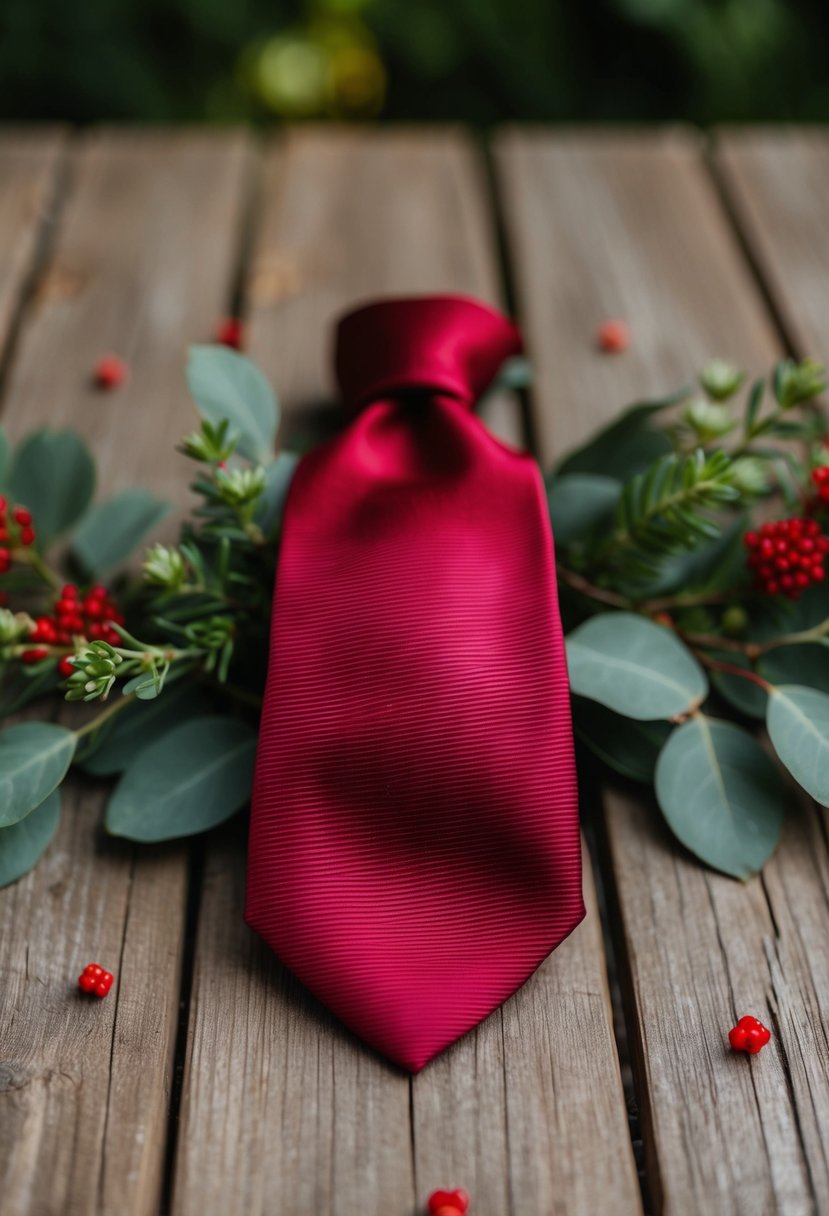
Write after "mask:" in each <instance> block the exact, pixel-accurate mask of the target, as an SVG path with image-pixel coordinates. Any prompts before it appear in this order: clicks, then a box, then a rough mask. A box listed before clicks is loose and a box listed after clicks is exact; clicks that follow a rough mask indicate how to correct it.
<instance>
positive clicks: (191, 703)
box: [79, 683, 205, 777]
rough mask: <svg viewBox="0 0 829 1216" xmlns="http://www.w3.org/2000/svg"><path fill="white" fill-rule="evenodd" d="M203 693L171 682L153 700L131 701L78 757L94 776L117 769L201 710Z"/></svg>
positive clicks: (82, 765)
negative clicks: (90, 746) (94, 745)
mask: <svg viewBox="0 0 829 1216" xmlns="http://www.w3.org/2000/svg"><path fill="white" fill-rule="evenodd" d="M204 700H205V699H204V693H203V691H198V690H197V689H195V688H193V687H192V686H191V685H190V684H186V683H185V684H173V685H172V686H171V687H169V688H166V689H165V690H164V694H163V696H161V697H157V698H156V699H155V700H154V701H133V702H132V703H131V704H130V705H128V706H126V707H125V708H124V709H122V710H121V712H120V713H119V714H118V715H117V716H116V717H114V718H111V719H110V724H109V728H108V729H107V727H106V726H105V727H104V729H103V730H102V733H101V737H100V741H99V742H98V745H97V746H96V747H95V749H94V751H91V752H89V753H87V754H85V755H84V757H83V759H82V760H80V761H79V763H80V767H81V768H82V769H83V770H84V772H87V773H92V774H93V775H94V776H96V777H108V776H111V775H112V774H113V773H120V772H123V770H124V769H125V768H126V767H127V765H128V764H131V763H132V761H133V760H134V759H135V757H136V756H138V755H139V754H140V753H141V752H142V751H143V750H144V748H145V747H148V746H149V745H150V744H151V743H155V742H156V741H157V740H159V739H163V738H164V737H165V736H166V735H168V734H169V733H170V731H171V730H173V728H174V727H176V726H178V725H180V723H181V722H184V721H187V720H188V719H189V718H194V717H196V715H197V714H199V713H201V714H203V713H204Z"/></svg>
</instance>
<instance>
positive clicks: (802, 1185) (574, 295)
mask: <svg viewBox="0 0 829 1216" xmlns="http://www.w3.org/2000/svg"><path fill="white" fill-rule="evenodd" d="M499 164H500V166H501V170H502V174H503V184H504V185H503V188H504V194H505V200H506V207H507V215H508V222H509V226H510V233H511V235H512V240H513V248H514V250H515V256H516V273H517V278H518V283H519V296H520V304H521V307H522V308H523V309H524V310H525V314H526V315H525V321H526V326H527V328H528V330H529V333H530V336H531V338H532V345H533V349H534V353H535V356H536V361H537V363H538V364H539V377H538V391H537V393H536V395H535V400H534V406H535V410H534V420H535V426H536V428H537V431H538V434H539V439H540V443H541V447H542V450H543V451H545V452H546V453H547V454H548V457H549V456H552V455H560V454H561V453H562V451H563V450H564V448H566V447H567V446H569V445H570V444H572V443H576V442H578V441H579V440H580V439H582V438H584V437H585V436H586V435H587V433H588V432H589V431H590V430H591V429H592V427H593V426H594V425H595V424H596V423H597V422H601V421H606V420H608V419H609V418H611V417H612V416H613V414H614V413H615V412H616V410H617V408H618V406H619V404H620V403H621V401H623V400H631V399H633V398H634V397H635V396H637V395H638V394H640V393H642V392H643V391H649V392H654V391H656V392H659V393H663V392H665V391H666V390H670V389H672V388H673V387H675V386H676V384H677V381H678V380H681V379H683V378H686V377H687V375H688V373H689V372H691V371H693V370H694V368H695V366H698V365H699V362H700V361H701V360H702V359H703V358H705V357H706V356H707V355H709V354H713V353H715V352H718V353H721V354H724V355H726V356H730V357H733V358H736V359H737V360H739V361H740V362H742V363H743V364H745V365H747V366H749V367H750V368H751V370H752V371H761V370H763V369H764V368H765V367H766V366H767V365H768V364H769V363H770V362H771V361H772V359H773V358H775V357H776V356H777V355H778V353H779V349H780V348H779V343H778V341H777V339H776V337H775V335H774V332H773V329H772V326H771V324H770V322H769V320H768V317H767V315H766V313H765V310H764V306H763V303H762V300H761V298H760V297H759V296H758V294H757V292H756V291H755V289H754V286H753V284H752V280H751V275H750V272H749V270H748V268H747V266H746V264H745V262H744V260H743V259H742V257H741V254H740V251H739V248H738V245H737V243H736V242H735V241H734V240H733V238H732V235H731V234H730V231H729V227H728V222H727V220H726V218H725V216H724V214H723V212H722V210H721V209H720V207H719V206H718V202H717V198H716V196H715V194H714V192H713V191H712V189H711V184H710V180H709V179H708V177H707V173H706V169H705V166H704V164H703V162H702V160H701V157H700V152H699V146H698V144H697V141H696V140H694V139H691V138H684V137H681V136H680V135H677V134H670V135H667V136H659V135H653V134H639V135H620V136H602V137H596V138H590V137H589V138H587V139H586V140H575V139H574V138H568V137H562V138H559V137H554V136H549V135H546V136H537V137H526V136H524V135H521V134H517V133H515V134H510V135H508V136H507V137H505V138H504V140H503V141H502V143H501V146H500V154H499ZM579 200H582V202H581V204H580V202H579ZM541 216H546V217H547V224H546V227H545V228H544V229H543V231H542V230H541V228H540V224H539V221H540V217H541ZM531 233H532V234H533V235H534V238H535V239H534V240H533V241H532V242H531V240H530V234H531ZM539 233H540V235H539ZM562 267H564V268H565V269H564V272H563V275H564V281H565V286H562ZM608 284H609V285H611V291H612V295H611V298H610V300H609V302H608V296H607V291H608V287H607V285H608ZM617 302H619V307H614V306H615V305H616V304H617ZM571 309H572V310H573V314H572V315H571V313H570V310H571ZM611 309H612V310H613V311H620V312H623V313H624V315H625V316H626V317H627V318H628V320H629V321H630V322H631V325H632V331H633V349H632V351H631V353H630V355H628V356H624V357H622V358H617V359H611V358H609V357H605V358H604V359H602V358H601V357H600V356H598V355H597V354H595V353H594V351H593V349H592V347H591V343H590V337H591V334H592V329H591V328H590V319H592V318H593V317H595V316H596V315H597V314H598V313H599V312H600V310H601V311H610V310H611ZM573 316H575V317H578V318H581V322H582V324H583V325H585V326H587V333H586V335H585V333H582V334H581V336H579V335H578V334H577V333H576V332H574V330H575V328H576V324H577V323H576V321H575V320H574V319H573ZM550 333H552V334H554V335H555V336H554V339H553V341H552V342H548V341H547V336H548V335H549V334H550ZM566 333H569V334H570V340H571V343H572V345H571V349H570V352H569V354H568V357H567V359H566V360H564V362H565V363H566V367H563V366H562V358H561V354H560V352H559V351H558V344H559V342H560V341H561V340H562V335H563V334H566ZM577 390H578V393H579V394H580V397H581V399H582V400H585V401H587V402H590V408H589V409H586V410H584V411H582V412H578V411H576V410H575V409H574V408H573V407H574V404H575V401H576V397H575V395H574V394H575V393H576V391H577ZM568 403H569V405H570V408H571V411H572V412H571V413H569V414H568V411H567V408H566V407H567V404H568ZM562 418H564V421H563V422H562ZM822 814H823V813H822V812H821V813H820V816H819V815H818V814H817V813H816V812H815V811H814V809H813V808H812V807H810V806H802V805H795V804H794V800H793V805H792V806H791V807H790V808H787V819H786V826H785V830H784V837H783V840H782V842H781V845H780V847H779V850H778V852H777V854H776V856H775V857H774V859H773V860H772V861H771V862H770V863H769V865H768V866H767V867H766V870H765V872H764V876H763V877H762V878H756V879H754V880H752V881H751V882H750V883H748V884H746V885H745V886H740V885H738V884H737V883H735V882H733V881H731V880H730V879H727V878H724V877H721V876H719V875H716V874H714V873H711V872H709V871H706V870H704V869H703V868H702V867H701V866H700V865H699V864H698V863H697V862H696V861H694V860H693V859H690V858H689V857H688V855H686V854H685V853H684V852H683V851H682V850H681V848H680V847H679V846H678V845H677V844H676V842H674V841H673V839H672V838H671V837H670V835H669V833H668V831H667V828H665V827H664V826H663V824H662V821H661V818H660V816H659V813H658V811H657V809H656V807H655V806H653V805H652V804H651V802H650V801H648V800H647V799H646V798H645V797H644V795H643V794H642V793H641V792H640V791H639V790H638V789H637V790H632V791H630V792H618V791H616V792H608V794H607V796H606V799H605V807H604V829H605V835H606V842H607V853H608V858H607V860H608V865H607V878H608V881H609V885H610V886H611V888H612V889H613V891H614V896H615V911H616V917H615V919H616V923H617V925H618V931H619V939H620V946H621V957H622V960H623V964H624V966H623V974H624V978H625V979H626V982H627V997H628V1014H629V1016H628V1033H629V1037H630V1041H631V1045H632V1048H633V1050H634V1053H635V1060H634V1062H635V1064H636V1065H637V1073H638V1084H637V1092H638V1095H639V1099H640V1103H641V1104H642V1106H643V1113H644V1115H645V1119H646V1128H645V1132H646V1148H647V1152H648V1174H649V1182H650V1188H651V1192H652V1194H653V1198H654V1202H655V1205H656V1210H657V1211H658V1212H665V1213H677V1214H684V1213H688V1212H697V1211H705V1212H706V1213H711V1214H715V1213H723V1214H725V1213H729V1214H731V1213H745V1216H749V1213H751V1214H760V1213H772V1212H782V1213H786V1214H792V1216H794V1214H800V1213H807V1212H815V1211H823V1210H826V1207H827V1203H829V1176H828V1175H827V1168H826V1158H827V1136H829V1133H828V1132H827V1129H828V1128H829V1084H827V1082H829V1075H827V1069H828V1068H829V1053H827V1049H826V1035H827V1027H828V1026H829V1007H828V1002H829V985H827V982H826V979H827V977H826V974H825V973H826V966H827V963H826V950H825V917H826V910H827V850H826V834H825V824H824V823H823V821H822ZM821 926H823V927H821ZM747 1012H751V1013H753V1014H755V1015H756V1016H758V1017H760V1018H761V1019H762V1020H766V1019H768V1022H767V1024H769V1025H771V1026H772V1027H773V1028H774V1030H775V1035H774V1038H773V1040H772V1045H771V1046H770V1047H769V1048H767V1049H766V1051H765V1052H764V1053H763V1055H762V1056H760V1057H757V1059H756V1060H753V1061H751V1062H749V1061H748V1060H747V1059H744V1058H741V1057H734V1056H733V1055H732V1054H731V1053H729V1052H728V1050H727V1040H726V1037H725V1036H726V1033H727V1030H728V1028H729V1027H730V1026H731V1025H732V1024H733V1021H734V1020H735V1018H736V1017H738V1016H740V1015H742V1014H743V1013H747Z"/></svg>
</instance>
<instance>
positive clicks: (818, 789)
mask: <svg viewBox="0 0 829 1216" xmlns="http://www.w3.org/2000/svg"><path fill="white" fill-rule="evenodd" d="M766 727H767V729H768V732H769V738H770V739H771V741H772V744H773V745H774V750H775V751H776V752H777V754H778V756H779V757H780V759H781V760H782V761H783V763H784V764H785V766H786V768H787V769H788V770H789V772H790V773H791V775H792V776H793V777H794V779H795V781H796V782H797V783H798V784H799V785H802V786H803V788H804V790H805V791H806V793H807V794H811V796H812V797H813V798H814V799H815V801H816V802H820V803H822V804H823V805H824V806H826V805H827V804H829V696H827V694H826V693H825V692H818V690H817V689H815V688H803V687H801V686H799V685H797V684H784V685H782V686H781V687H779V688H775V689H774V691H773V692H772V694H771V696H770V697H769V707H768V712H767V713H766Z"/></svg>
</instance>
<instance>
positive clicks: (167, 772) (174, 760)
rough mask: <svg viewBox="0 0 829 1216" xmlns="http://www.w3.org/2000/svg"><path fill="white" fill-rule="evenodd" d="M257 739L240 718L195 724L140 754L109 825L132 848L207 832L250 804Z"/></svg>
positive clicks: (120, 788)
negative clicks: (136, 842)
mask: <svg viewBox="0 0 829 1216" xmlns="http://www.w3.org/2000/svg"><path fill="white" fill-rule="evenodd" d="M255 753H256V731H255V730H254V729H253V728H252V727H251V726H248V725H247V723H245V722H240V721H239V720H238V719H236V718H227V717H219V716H215V717H212V716H211V717H202V718H193V719H191V720H190V721H188V722H182V723H181V724H180V725H178V726H176V727H174V728H173V729H172V730H170V731H169V732H168V733H167V734H165V735H164V736H163V738H160V739H156V740H155V741H154V742H153V743H150V744H149V746H148V747H146V748H143V749H142V750H141V751H140V752H139V754H138V755H137V756H136V757H135V758H134V759H133V760H132V762H131V763H130V764H129V766H128V767H127V769H126V771H125V772H124V774H123V776H122V777H121V779H120V781H119V782H118V785H117V786H116V787H115V790H114V792H113V794H112V797H111V798H110V800H109V803H108V805H107V809H106V816H105V823H106V828H107V831H108V832H110V833H111V834H112V835H113V836H124V837H126V838H127V839H128V840H142V841H157V840H174V839H176V838H177V837H180V836H192V835H194V834H195V833H197V832H205V831H207V830H208V828H212V827H215V826H216V824H219V823H222V822H223V821H224V820H225V819H229V818H230V816H231V815H233V814H235V812H236V811H238V810H239V808H240V807H242V806H244V804H245V803H246V802H247V800H248V799H249V798H250V791H251V783H252V780H253V763H254V757H255Z"/></svg>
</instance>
